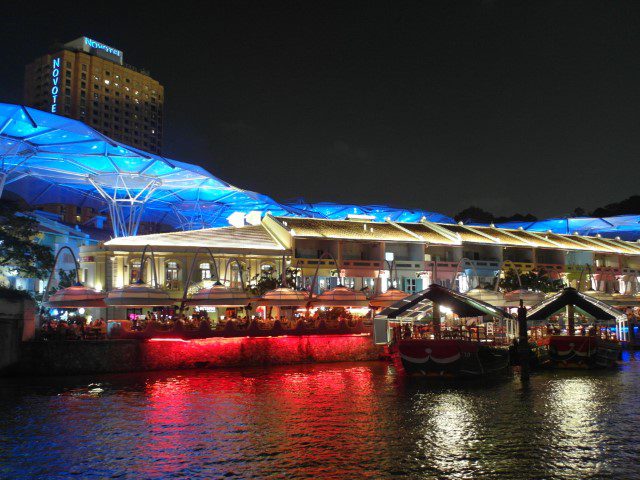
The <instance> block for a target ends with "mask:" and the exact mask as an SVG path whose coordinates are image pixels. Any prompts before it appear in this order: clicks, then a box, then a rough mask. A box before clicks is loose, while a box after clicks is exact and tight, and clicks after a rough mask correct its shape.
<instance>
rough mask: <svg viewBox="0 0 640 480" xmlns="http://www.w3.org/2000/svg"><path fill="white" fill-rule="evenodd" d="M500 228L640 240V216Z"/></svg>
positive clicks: (549, 221)
mask: <svg viewBox="0 0 640 480" xmlns="http://www.w3.org/2000/svg"><path fill="white" fill-rule="evenodd" d="M496 226H497V227H500V228H520V227H522V229H523V230H529V231H531V232H546V231H549V230H550V231H552V232H553V233H562V234H567V235H570V234H573V233H578V234H580V235H601V236H603V237H607V238H615V237H620V238H621V239H622V240H629V241H635V240H638V239H640V215H619V216H615V217H574V218H548V219H546V220H539V221H535V222H507V223H500V224H498V225H496Z"/></svg>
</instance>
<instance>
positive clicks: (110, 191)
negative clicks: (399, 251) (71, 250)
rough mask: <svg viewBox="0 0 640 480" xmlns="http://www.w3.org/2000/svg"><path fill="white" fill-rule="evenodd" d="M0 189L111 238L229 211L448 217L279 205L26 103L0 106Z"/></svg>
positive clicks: (209, 222)
mask: <svg viewBox="0 0 640 480" xmlns="http://www.w3.org/2000/svg"><path fill="white" fill-rule="evenodd" d="M0 160H1V166H0V194H2V191H3V190H7V191H11V192H13V193H16V194H18V195H20V196H21V197H22V198H23V199H24V200H25V201H26V202H27V203H28V204H30V205H32V206H38V205H44V204H52V203H61V204H73V205H76V206H78V207H92V208H95V209H97V210H99V211H106V212H108V213H109V217H110V219H111V223H112V228H113V234H114V236H123V235H135V234H136V232H137V230H138V226H139V225H140V223H141V222H150V223H165V224H168V225H170V226H173V227H178V228H185V229H193V228H203V227H217V226H227V225H228V224H229V221H228V220H227V219H228V218H230V217H231V216H232V215H234V218H235V217H237V216H238V214H239V213H240V214H248V213H249V212H256V211H257V212H260V214H262V215H264V214H265V213H266V212H270V213H272V214H273V215H277V216H302V217H316V218H333V219H335V218H345V217H346V216H347V214H349V213H361V214H365V215H371V216H373V217H374V218H375V220H378V221H383V220H385V219H386V218H391V219H392V220H396V221H413V220H415V221H419V220H420V218H422V217H424V218H426V219H427V220H430V221H451V219H450V218H448V217H445V216H443V215H440V214H436V213H432V212H424V211H420V210H402V209H395V208H391V207H386V206H357V205H340V204H333V203H321V204H308V203H304V202H298V203H295V204H281V203H278V202H276V201H274V200H273V199H272V198H270V197H268V196H266V195H262V194H259V193H255V192H250V191H246V190H242V189H239V188H237V187H234V186H233V185H230V184H228V183H227V182H224V181H223V180H220V179H219V178H217V177H215V176H214V175H212V174H211V173H209V172H208V171H206V170H205V169H203V168H201V167H199V166H197V165H192V164H188V163H184V162H179V161H176V160H171V159H168V158H166V157H161V156H159V155H153V154H150V153H147V152H144V151H142V150H138V149H136V148H133V147H130V146H127V145H124V144H121V143H118V142H116V141H114V140H112V139H110V138H108V137H106V136H104V135H102V134H101V133H99V132H97V131H96V130H93V129H92V128H90V127H89V126H87V125H85V124H83V123H82V122H79V121H77V120H72V119H69V118H66V117H61V116H58V115H54V114H51V113H48V112H42V111H40V110H36V109H33V108H30V107H24V106H20V105H12V104H4V103H0Z"/></svg>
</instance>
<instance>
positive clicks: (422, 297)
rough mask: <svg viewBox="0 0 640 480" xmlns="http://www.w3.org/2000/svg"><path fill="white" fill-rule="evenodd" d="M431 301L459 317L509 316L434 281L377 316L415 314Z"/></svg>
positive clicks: (428, 305) (393, 316)
mask: <svg viewBox="0 0 640 480" xmlns="http://www.w3.org/2000/svg"><path fill="white" fill-rule="evenodd" d="M432 303H436V304H438V305H440V306H443V307H446V308H449V309H451V311H452V312H453V313H455V314H456V315H458V316H459V317H482V316H484V315H490V316H492V317H499V318H500V317H506V318H511V315H509V314H508V313H506V312H503V311H502V310H500V309H498V308H495V307H494V306H492V305H489V304H488V303H485V302H483V301H480V300H476V299H475V298H472V297H469V296H467V295H463V294H461V293H458V292H454V291H453V290H451V289H449V288H446V287H442V286H440V285H437V284H435V283H432V284H431V285H430V286H429V288H427V289H426V290H423V291H421V292H418V293H415V294H413V295H411V296H409V297H407V298H405V299H403V300H400V301H399V302H397V303H395V304H393V305H391V306H390V307H388V308H386V309H384V310H383V311H382V312H380V315H379V316H385V317H387V318H399V317H408V316H415V315H416V314H417V313H418V312H424V311H426V310H427V309H430V308H431V304H432Z"/></svg>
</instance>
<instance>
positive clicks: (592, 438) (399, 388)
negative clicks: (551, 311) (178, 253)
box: [0, 358, 640, 479]
mask: <svg viewBox="0 0 640 480" xmlns="http://www.w3.org/2000/svg"><path fill="white" fill-rule="evenodd" d="M639 377H640V362H639V361H637V358H632V359H631V361H628V362H627V363H626V364H625V365H624V367H623V369H622V370H621V371H620V372H614V373H606V372H599V373H591V372H548V373H543V374H539V375H535V376H533V378H532V381H531V384H530V386H529V388H523V386H522V385H521V384H520V382H519V381H518V380H517V379H516V378H510V379H506V380H504V381H500V382H492V383H486V382H480V383H477V382H463V383H458V384H451V383H446V382H442V383H437V382H436V383H434V382H424V381H419V380H414V379H407V378H404V377H402V376H399V375H397V373H396V372H395V370H394V368H393V367H392V366H389V365H387V364H385V363H359V364H335V365H307V366H291V367H279V368H271V369H250V370H232V371H192V372H158V373H144V374H131V375H111V376H101V377H99V378H93V377H74V378H64V379H38V380H34V379H28V380H19V379H2V380H0V426H1V430H0V478H18V477H38V476H40V477H42V478H67V477H69V476H78V477H80V478H83V477H90V476H94V477H111V476H120V477H122V478H140V477H142V478H171V477H174V478H175V477H182V478H219V477H227V478H354V477H363V478H514V479H515V478H517V479H521V478H587V477H588V478H600V477H602V478H604V477H609V478H630V477H632V476H634V475H635V474H636V473H637V471H639V469H640V460H639V458H640V451H639V450H638V448H639V447H638V440H637V438H636V437H637V433H636V432H637V428H638V426H639V425H640V418H638V413H637V412H638V411H639V408H638V407H639V406H640V401H639V400H638V396H637V394H636V385H637V382H638V380H639Z"/></svg>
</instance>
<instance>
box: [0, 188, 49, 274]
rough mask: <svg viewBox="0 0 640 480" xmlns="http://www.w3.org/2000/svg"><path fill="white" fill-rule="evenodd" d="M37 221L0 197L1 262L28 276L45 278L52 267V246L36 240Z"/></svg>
mask: <svg viewBox="0 0 640 480" xmlns="http://www.w3.org/2000/svg"><path fill="white" fill-rule="evenodd" d="M37 235H38V222H37V221H36V219H35V218H33V217H31V216H29V215H28V214H27V213H26V212H20V211H19V209H18V206H17V205H16V204H15V203H14V202H10V201H7V200H0V265H3V266H7V267H11V268H14V269H16V270H17V271H18V273H19V274H20V275H22V276H24V277H27V278H38V279H45V278H47V277H48V275H49V271H50V269H51V267H52V266H53V252H52V251H51V248H50V247H48V246H45V245H40V244H38V243H37V242H36V241H35V237H36V236H37Z"/></svg>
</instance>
